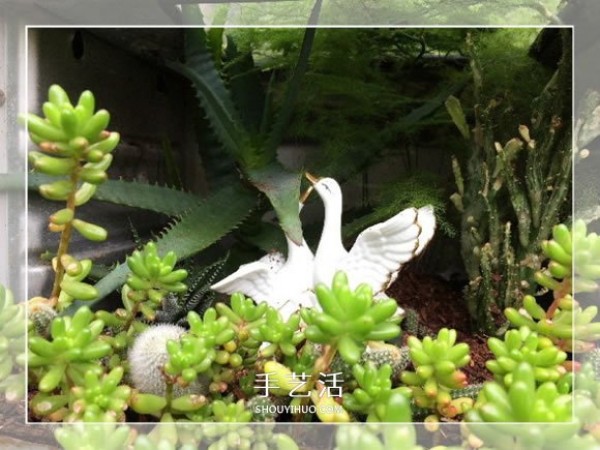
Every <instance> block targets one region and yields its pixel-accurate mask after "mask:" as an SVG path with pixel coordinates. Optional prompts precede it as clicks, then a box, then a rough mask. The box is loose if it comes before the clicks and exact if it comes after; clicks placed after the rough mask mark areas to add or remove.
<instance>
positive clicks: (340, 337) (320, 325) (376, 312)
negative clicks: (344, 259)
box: [301, 272, 400, 364]
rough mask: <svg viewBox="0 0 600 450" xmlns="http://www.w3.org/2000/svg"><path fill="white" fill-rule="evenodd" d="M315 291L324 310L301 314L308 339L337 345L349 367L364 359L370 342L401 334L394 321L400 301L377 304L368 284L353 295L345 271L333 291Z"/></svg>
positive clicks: (320, 286) (334, 279)
mask: <svg viewBox="0 0 600 450" xmlns="http://www.w3.org/2000/svg"><path fill="white" fill-rule="evenodd" d="M315 291H316V294H317V299H318V301H319V305H320V306H321V308H322V311H318V310H316V309H303V310H302V311H301V314H302V318H303V319H304V321H305V322H306V323H307V325H308V327H307V328H306V331H305V335H306V338H307V339H308V340H310V341H312V342H316V343H320V344H329V345H334V346H336V348H337V350H338V351H339V353H340V355H341V357H342V358H343V359H344V360H345V361H346V362H348V363H349V364H356V363H357V362H358V361H359V360H360V357H361V355H362V353H363V351H364V348H365V343H366V342H367V341H386V340H389V339H392V338H394V337H396V336H398V335H399V334H400V327H399V326H398V325H397V324H396V323H395V322H394V321H393V320H392V317H393V316H394V314H395V313H396V310H397V309H398V306H397V305H396V301H395V300H392V299H388V300H381V301H379V302H378V303H375V302H374V301H373V293H372V291H371V288H370V287H369V286H368V285H366V284H363V285H360V286H359V287H358V288H357V289H356V291H355V292H352V291H351V290H350V286H349V285H348V278H347V277H346V275H345V274H344V273H343V272H338V273H336V275H335V276H334V278H333V284H332V288H331V289H329V288H328V287H327V286H325V285H323V284H319V285H318V286H317V287H316V289H315Z"/></svg>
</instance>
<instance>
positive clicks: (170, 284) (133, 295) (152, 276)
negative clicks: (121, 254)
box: [124, 242, 188, 320]
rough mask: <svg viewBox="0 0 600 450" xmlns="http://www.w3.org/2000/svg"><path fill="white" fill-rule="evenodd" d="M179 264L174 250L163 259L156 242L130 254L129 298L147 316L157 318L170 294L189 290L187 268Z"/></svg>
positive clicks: (127, 293)
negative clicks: (158, 309) (186, 283)
mask: <svg viewBox="0 0 600 450" xmlns="http://www.w3.org/2000/svg"><path fill="white" fill-rule="evenodd" d="M176 263H177V255H176V254H175V252H173V251H170V252H168V253H167V254H166V255H165V256H164V257H163V258H161V257H160V256H159V255H158V250H157V247H156V244H155V243H154V242H148V243H147V244H146V245H145V246H144V248H143V249H142V250H141V251H140V250H135V251H134V252H133V254H132V255H131V256H128V257H127V266H128V267H129V269H130V270H131V274H130V275H129V277H128V278H127V284H126V286H127V288H125V287H124V289H126V297H127V299H129V300H131V301H132V302H134V303H135V305H136V306H137V307H138V308H139V311H140V312H141V313H142V314H143V315H144V317H145V318H146V319H148V320H154V318H155V315H156V309H157V308H158V307H159V306H161V302H162V300H163V299H164V298H165V296H166V295H167V294H168V293H182V292H185V291H186V290H187V286H186V285H185V284H184V283H183V280H185V279H186V277H187V275H188V274H187V271H186V270H185V269H175V264H176Z"/></svg>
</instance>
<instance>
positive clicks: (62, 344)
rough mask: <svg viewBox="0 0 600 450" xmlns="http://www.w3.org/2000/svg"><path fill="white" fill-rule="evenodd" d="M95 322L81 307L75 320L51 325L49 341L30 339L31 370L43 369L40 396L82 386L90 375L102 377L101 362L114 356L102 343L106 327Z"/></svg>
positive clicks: (39, 383)
mask: <svg viewBox="0 0 600 450" xmlns="http://www.w3.org/2000/svg"><path fill="white" fill-rule="evenodd" d="M93 318H94V314H93V313H92V312H91V311H90V309H89V308H87V307H81V308H79V309H78V310H77V312H76V313H75V314H74V315H73V317H68V316H65V317H58V318H56V319H54V320H53V321H52V325H51V328H50V335H51V337H50V339H45V338H43V337H41V336H30V337H29V340H28V345H29V367H30V368H42V371H41V373H40V378H39V382H38V389H39V390H40V391H41V392H51V391H53V390H54V389H55V388H56V387H57V386H59V385H61V384H62V385H63V386H66V387H70V383H74V384H76V385H83V384H84V383H85V380H84V376H85V374H86V373H87V372H95V373H97V374H98V373H101V371H102V369H101V367H100V366H99V364H98V361H99V359H100V358H103V357H105V356H107V355H108V354H109V353H110V352H111V346H110V344H108V343H107V342H105V341H103V340H101V339H100V334H101V333H102V330H103V329H104V323H103V322H102V321H101V320H93Z"/></svg>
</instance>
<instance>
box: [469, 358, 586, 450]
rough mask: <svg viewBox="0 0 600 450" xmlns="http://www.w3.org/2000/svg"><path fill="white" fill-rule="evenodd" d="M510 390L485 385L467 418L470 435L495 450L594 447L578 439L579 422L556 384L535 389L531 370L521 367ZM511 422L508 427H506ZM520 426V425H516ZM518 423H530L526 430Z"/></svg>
mask: <svg viewBox="0 0 600 450" xmlns="http://www.w3.org/2000/svg"><path fill="white" fill-rule="evenodd" d="M513 374H514V378H513V382H512V384H511V385H510V387H505V386H503V385H502V384H501V383H498V382H496V381H489V382H486V383H485V385H484V387H483V389H482V391H481V393H480V394H479V397H478V399H477V402H476V403H475V406H474V408H473V409H471V410H470V411H469V412H467V414H466V419H467V421H469V422H480V423H477V424H474V423H469V425H468V430H469V432H471V433H473V434H475V435H476V436H478V437H479V438H481V439H483V440H484V442H485V444H486V446H492V447H493V448H497V449H501V450H504V449H507V450H508V449H511V448H532V449H559V448H586V449H592V448H595V446H597V443H596V444H595V443H594V439H593V438H591V437H589V436H579V434H578V432H579V429H580V427H581V424H580V423H579V421H577V420H576V421H572V414H573V398H572V396H571V394H568V393H567V394H564V393H560V392H559V388H558V387H557V385H556V383H553V382H550V381H548V382H545V383H543V384H542V385H540V386H537V383H536V379H535V373H534V367H533V366H532V365H531V364H529V363H527V362H522V363H520V364H519V365H518V366H517V367H516V369H515V370H514V372H513ZM506 422H511V423H506ZM517 422H519V423H517ZM521 422H550V423H552V425H551V426H550V425H549V424H541V423H532V424H528V425H527V426H523V425H522V424H520V423H521Z"/></svg>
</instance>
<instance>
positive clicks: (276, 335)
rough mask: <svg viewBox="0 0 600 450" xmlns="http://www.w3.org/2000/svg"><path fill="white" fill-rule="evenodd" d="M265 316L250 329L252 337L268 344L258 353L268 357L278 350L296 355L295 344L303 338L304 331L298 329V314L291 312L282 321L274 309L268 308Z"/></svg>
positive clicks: (289, 354) (284, 353)
mask: <svg viewBox="0 0 600 450" xmlns="http://www.w3.org/2000/svg"><path fill="white" fill-rule="evenodd" d="M265 318H266V321H265V323H264V324H262V325H260V326H259V327H257V328H254V329H252V330H251V331H250V335H251V336H252V337H253V338H254V339H256V340H257V341H259V342H265V343H268V344H269V345H267V346H265V347H263V348H262V349H261V350H260V352H259V355H260V356H261V357H263V358H270V357H272V356H273V355H275V353H276V352H278V351H279V352H281V353H282V354H283V355H285V356H294V355H296V352H297V350H296V346H297V345H298V344H300V343H301V342H302V341H303V340H304V332H303V331H301V330H300V329H299V325H300V315H299V314H292V315H291V316H290V318H289V319H288V320H287V322H284V321H283V320H282V318H281V314H279V312H278V311H277V310H276V309H273V308H268V309H267V311H266V314H265Z"/></svg>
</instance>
